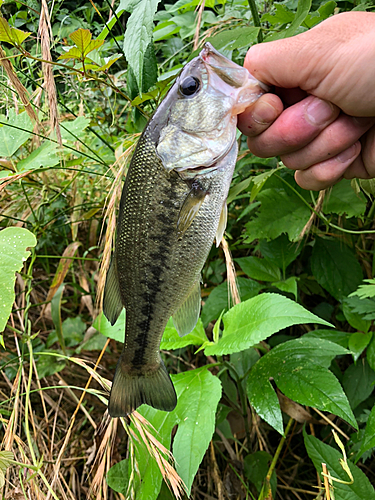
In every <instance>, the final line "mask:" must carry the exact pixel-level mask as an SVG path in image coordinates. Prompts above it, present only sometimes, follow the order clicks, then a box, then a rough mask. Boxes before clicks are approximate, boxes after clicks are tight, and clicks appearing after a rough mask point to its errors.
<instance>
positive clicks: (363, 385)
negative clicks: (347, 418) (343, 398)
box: [342, 358, 375, 410]
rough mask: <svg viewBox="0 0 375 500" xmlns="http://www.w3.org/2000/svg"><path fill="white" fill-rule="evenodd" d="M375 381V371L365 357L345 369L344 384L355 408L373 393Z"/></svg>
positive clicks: (351, 404)
mask: <svg viewBox="0 0 375 500" xmlns="http://www.w3.org/2000/svg"><path fill="white" fill-rule="evenodd" d="M374 382H375V372H374V371H373V370H372V369H371V368H370V367H369V365H368V363H367V361H366V359H364V358H362V359H360V360H358V362H357V364H356V365H350V366H349V367H348V368H347V369H346V370H345V373H344V377H343V379H342V385H343V387H344V389H345V392H346V395H347V396H348V399H349V402H350V406H351V407H352V409H353V410H354V409H355V408H356V407H357V406H358V405H359V404H360V403H362V401H365V400H366V399H367V398H368V397H369V396H370V395H371V393H372V392H373V390H374V385H373V384H374Z"/></svg>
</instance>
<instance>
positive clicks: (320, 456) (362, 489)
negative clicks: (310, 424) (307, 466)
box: [303, 429, 375, 500]
mask: <svg viewBox="0 0 375 500" xmlns="http://www.w3.org/2000/svg"><path fill="white" fill-rule="evenodd" d="M303 436H304V440H305V446H306V450H307V453H308V455H309V457H310V458H311V460H312V462H313V464H314V466H315V468H316V470H317V471H318V473H319V474H321V472H322V463H325V464H326V465H327V469H328V472H329V473H330V474H331V476H333V477H335V478H338V479H340V480H341V481H345V482H348V481H350V479H349V477H348V475H347V473H346V472H345V471H344V470H343V468H342V467H341V465H340V461H339V460H340V459H342V454H341V453H340V452H339V451H337V450H336V449H334V448H332V447H331V446H329V445H327V444H324V443H322V442H321V441H319V439H317V438H316V437H314V436H309V435H308V434H307V433H306V430H305V429H304V430H303ZM348 465H349V468H350V471H351V473H352V475H353V478H354V482H353V484H341V483H339V482H337V481H334V483H333V485H334V488H335V489H334V494H335V500H364V499H366V500H375V490H374V488H373V487H372V486H371V484H370V481H369V480H368V478H367V477H366V475H365V474H364V473H363V472H362V471H361V469H360V468H359V467H357V466H356V465H354V464H353V463H352V462H351V461H350V460H348ZM321 477H322V476H321ZM322 480H323V477H322Z"/></svg>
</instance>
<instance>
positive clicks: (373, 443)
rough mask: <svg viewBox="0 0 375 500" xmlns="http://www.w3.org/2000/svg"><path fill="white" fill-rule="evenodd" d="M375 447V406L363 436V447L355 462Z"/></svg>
mask: <svg viewBox="0 0 375 500" xmlns="http://www.w3.org/2000/svg"><path fill="white" fill-rule="evenodd" d="M374 447H375V405H374V406H373V407H372V410H371V412H370V415H369V417H368V420H367V424H366V428H365V435H364V436H363V441H362V446H361V449H360V450H359V452H358V454H357V456H356V459H355V461H356V462H357V461H358V460H359V459H360V457H361V456H362V455H363V454H364V453H365V452H366V451H368V450H370V449H371V448H374Z"/></svg>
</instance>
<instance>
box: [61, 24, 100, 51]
mask: <svg viewBox="0 0 375 500" xmlns="http://www.w3.org/2000/svg"><path fill="white" fill-rule="evenodd" d="M69 37H70V38H71V39H72V40H73V42H74V43H75V44H76V45H77V47H78V50H79V52H80V58H85V57H86V56H87V54H89V53H90V52H91V51H93V50H95V49H97V48H99V47H101V46H102V45H103V43H104V40H92V35H91V32H90V30H87V29H83V28H79V29H78V30H76V31H74V32H73V33H71V34H70V35H69ZM69 52H70V51H69Z"/></svg>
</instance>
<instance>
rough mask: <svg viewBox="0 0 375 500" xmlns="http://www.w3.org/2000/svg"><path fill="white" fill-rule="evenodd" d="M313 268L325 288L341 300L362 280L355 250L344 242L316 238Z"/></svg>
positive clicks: (312, 258)
mask: <svg viewBox="0 0 375 500" xmlns="http://www.w3.org/2000/svg"><path fill="white" fill-rule="evenodd" d="M311 269H312V271H313V273H314V276H315V278H316V280H317V282H318V283H319V285H321V286H322V287H323V288H325V289H326V290H327V291H328V292H329V293H330V294H331V295H332V296H333V297H335V299H337V300H341V299H343V298H344V297H346V296H347V295H349V293H351V292H353V291H354V290H355V289H356V288H357V287H358V285H359V284H360V283H361V282H362V279H363V274H362V269H361V266H360V264H359V262H358V261H357V259H356V258H355V256H354V254H353V252H352V251H351V250H350V248H349V247H348V246H346V245H345V244H344V243H343V242H339V241H336V240H328V239H323V238H316V239H315V245H314V248H313V252H312V256H311Z"/></svg>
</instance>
